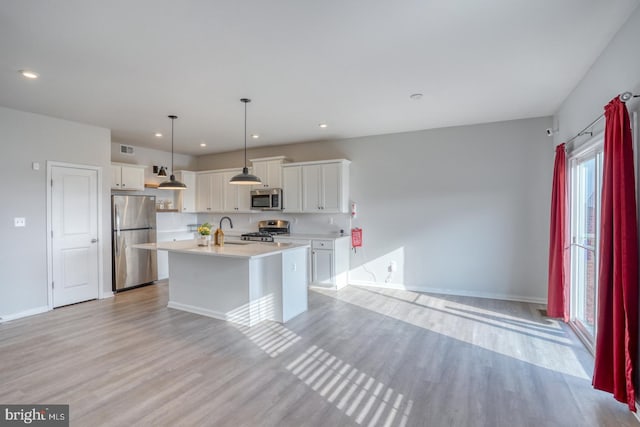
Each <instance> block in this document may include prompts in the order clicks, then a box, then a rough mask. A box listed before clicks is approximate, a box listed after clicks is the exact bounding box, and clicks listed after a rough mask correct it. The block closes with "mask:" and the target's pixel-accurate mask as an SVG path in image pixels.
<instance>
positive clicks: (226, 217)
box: [220, 216, 233, 230]
mask: <svg viewBox="0 0 640 427" xmlns="http://www.w3.org/2000/svg"><path fill="white" fill-rule="evenodd" d="M224 219H228V220H229V226H230V227H231V228H233V222H231V218H229V217H228V216H223V217H222V218H220V230H222V220H224Z"/></svg>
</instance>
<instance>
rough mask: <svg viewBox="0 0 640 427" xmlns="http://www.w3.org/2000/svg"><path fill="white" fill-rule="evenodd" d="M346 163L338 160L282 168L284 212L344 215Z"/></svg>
mask: <svg viewBox="0 0 640 427" xmlns="http://www.w3.org/2000/svg"><path fill="white" fill-rule="evenodd" d="M350 163H351V162H350V161H349V160H344V159H339V160H326V161H321V162H304V163H288V164H286V165H283V166H282V170H283V177H284V185H283V192H284V195H283V198H284V209H285V211H286V212H309V213H314V212H315V213H318V212H325V213H347V212H348V206H349V164H350Z"/></svg>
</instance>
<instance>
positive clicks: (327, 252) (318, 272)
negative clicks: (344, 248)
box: [311, 242, 335, 286]
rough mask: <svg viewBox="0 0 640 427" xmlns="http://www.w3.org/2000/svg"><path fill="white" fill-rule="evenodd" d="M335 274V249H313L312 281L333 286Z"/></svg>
mask: <svg viewBox="0 0 640 427" xmlns="http://www.w3.org/2000/svg"><path fill="white" fill-rule="evenodd" d="M314 243H315V242H314ZM334 275H335V268H334V265H333V250H331V249H313V250H312V251H311V283H313V284H316V285H325V286H332V285H333V278H334Z"/></svg>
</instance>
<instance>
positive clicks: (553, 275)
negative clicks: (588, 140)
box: [547, 144, 569, 322]
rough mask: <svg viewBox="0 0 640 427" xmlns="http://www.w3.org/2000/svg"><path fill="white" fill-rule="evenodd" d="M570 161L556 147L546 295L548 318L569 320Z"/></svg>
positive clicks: (563, 147) (562, 148) (561, 148)
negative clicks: (566, 263) (566, 254)
mask: <svg viewBox="0 0 640 427" xmlns="http://www.w3.org/2000/svg"><path fill="white" fill-rule="evenodd" d="M566 169H567V160H566V155H565V146H564V144H560V145H558V146H557V147H556V161H555V164H554V166H553V188H552V190H551V232H550V236H549V289H548V292H547V315H548V316H550V317H563V318H564V320H565V322H566V321H569V319H568V310H566V309H565V308H566V301H567V299H566V298H565V293H566V287H565V274H564V273H565V271H564V247H565V233H566V211H567V180H566Z"/></svg>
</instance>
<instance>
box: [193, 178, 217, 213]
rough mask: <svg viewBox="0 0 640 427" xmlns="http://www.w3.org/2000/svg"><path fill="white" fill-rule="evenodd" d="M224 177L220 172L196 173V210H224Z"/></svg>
mask: <svg viewBox="0 0 640 427" xmlns="http://www.w3.org/2000/svg"><path fill="white" fill-rule="evenodd" d="M223 192H224V177H223V174H222V173H219V172H202V173H198V174H197V175H196V210H197V211H198V212H224V209H223V206H224V194H223Z"/></svg>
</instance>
